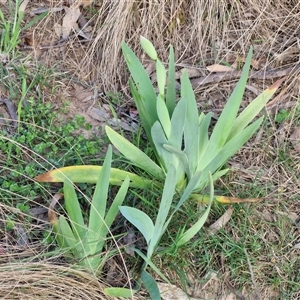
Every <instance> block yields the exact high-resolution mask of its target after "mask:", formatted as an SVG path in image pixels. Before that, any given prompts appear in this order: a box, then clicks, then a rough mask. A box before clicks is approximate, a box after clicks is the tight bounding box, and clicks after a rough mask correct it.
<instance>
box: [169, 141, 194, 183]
mask: <svg viewBox="0 0 300 300" xmlns="http://www.w3.org/2000/svg"><path fill="white" fill-rule="evenodd" d="M163 147H164V148H165V149H166V150H167V151H169V152H171V153H173V154H174V155H176V157H177V158H178V160H179V162H180V165H181V167H182V169H183V170H184V172H185V174H186V175H187V177H188V180H190V179H191V176H192V174H191V171H190V170H189V162H188V158H187V156H186V154H185V153H184V152H183V151H182V150H179V149H177V148H175V147H173V146H171V145H167V144H164V145H163Z"/></svg>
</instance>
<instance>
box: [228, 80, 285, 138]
mask: <svg viewBox="0 0 300 300" xmlns="http://www.w3.org/2000/svg"><path fill="white" fill-rule="evenodd" d="M283 80H285V78H282V79H279V80H278V81H276V82H275V83H274V84H273V85H272V86H270V87H269V88H268V89H266V90H265V91H263V92H262V93H261V94H259V95H258V96H257V97H256V98H255V99H254V100H253V101H252V102H251V103H250V104H249V105H248V106H247V107H246V108H245V109H244V110H243V111H242V112H241V114H240V115H239V116H238V117H237V118H236V120H235V122H234V124H233V128H232V130H231V132H230V135H229V137H228V140H230V139H231V138H232V137H234V136H235V135H237V134H238V133H239V132H240V131H242V130H243V129H244V128H245V127H246V126H247V125H248V124H249V123H250V122H251V121H252V120H253V119H254V118H255V117H256V116H257V115H258V113H259V112H260V111H261V110H262V109H263V108H264V107H265V105H266V104H267V102H268V101H269V99H270V98H271V97H272V96H273V95H274V93H275V92H276V91H277V89H278V88H279V86H280V84H281V83H282V82H283Z"/></svg>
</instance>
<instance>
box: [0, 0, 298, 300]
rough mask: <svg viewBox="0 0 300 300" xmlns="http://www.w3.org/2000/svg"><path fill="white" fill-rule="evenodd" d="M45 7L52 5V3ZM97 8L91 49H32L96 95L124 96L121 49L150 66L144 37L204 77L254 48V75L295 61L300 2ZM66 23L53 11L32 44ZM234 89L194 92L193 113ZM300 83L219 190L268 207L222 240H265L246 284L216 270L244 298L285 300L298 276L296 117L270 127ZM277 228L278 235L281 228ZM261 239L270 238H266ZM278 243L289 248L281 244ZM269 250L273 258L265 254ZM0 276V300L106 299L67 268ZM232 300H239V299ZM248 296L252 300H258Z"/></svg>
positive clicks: (14, 267)
mask: <svg viewBox="0 0 300 300" xmlns="http://www.w3.org/2000/svg"><path fill="white" fill-rule="evenodd" d="M40 2H41V3H43V2H45V1H42V0H41V1H40ZM52 3H53V6H56V7H60V6H61V5H62V1H52ZM44 4H45V5H48V2H45V3H44ZM93 9H94V10H93V11H92V10H91V11H88V10H87V9H86V10H85V13H86V14H87V15H89V16H91V15H92V17H91V23H90V25H91V26H92V36H93V41H91V42H90V43H84V44H80V43H79V42H78V40H76V39H73V40H69V41H68V42H67V43H64V44H63V46H62V47H60V48H56V47H55V48H54V47H53V48H51V47H50V48H49V49H47V50H43V51H38V50H37V49H38V47H36V48H34V50H35V55H36V57H37V58H38V59H39V60H41V61H44V62H45V63H46V64H48V65H49V66H50V65H53V64H54V63H55V64H57V66H58V68H59V69H61V70H62V72H65V73H66V74H67V75H68V82H72V81H73V80H77V79H79V80H80V81H81V82H82V83H83V84H85V85H86V86H87V87H94V86H97V88H99V92H104V93H107V92H109V91H113V92H119V91H122V92H123V93H124V94H125V95H128V85H127V78H128V73H127V72H126V71H125V66H124V63H123V59H122V56H121V52H120V45H121V42H122V41H123V40H126V41H127V42H128V43H129V44H130V46H131V47H132V48H133V49H134V51H135V52H136V53H138V55H139V56H140V57H141V58H142V60H143V61H144V62H145V63H147V58H146V57H144V56H142V54H141V49H140V47H139V37H140V35H143V36H145V37H147V38H148V39H150V40H151V41H152V42H153V44H154V45H155V47H156V49H159V54H160V55H161V57H162V58H163V60H166V59H167V53H168V46H169V45H170V44H172V45H173V46H174V48H175V50H176V57H177V66H178V69H180V68H182V67H186V68H197V69H198V70H200V72H201V74H202V76H205V75H208V72H207V71H206V69H205V67H206V66H207V65H211V64H213V63H218V62H220V61H223V62H227V63H234V62H240V61H242V60H243V58H244V57H245V55H246V53H247V52H248V49H249V47H250V45H253V46H254V62H253V68H257V70H265V71H268V70H276V69H277V68H279V67H283V66H297V65H299V63H300V50H299V49H300V48H299V47H300V46H299V45H300V40H299V32H300V22H299V20H300V3H299V1H298V0H283V1H279V0H276V1H271V0H267V1H260V0H250V1H232V0H231V1H230V0H227V1H224V0H221V1H217V0H213V1H205V0H190V1H184V0H172V1H170V0H167V1H146V0H140V1H109V0H103V1H94V5H93ZM62 17H63V14H60V13H52V14H50V15H49V17H48V18H47V20H46V21H43V23H42V24H39V26H37V27H36V28H35V30H34V32H33V33H34V37H35V39H36V40H37V45H38V44H45V42H46V41H47V44H48V43H49V42H51V41H55V40H56V39H57V37H56V36H55V35H54V34H53V30H52V29H53V25H54V24H55V23H56V22H61V19H62ZM273 80H274V79H269V78H268V77H267V76H266V78H265V79H263V80H254V79H251V80H250V82H249V85H250V89H251V87H252V91H253V88H255V89H256V91H257V92H260V91H261V90H263V89H264V88H265V87H266V86H268V85H270V84H271V83H272V82H273ZM234 83H235V82H234V81H226V82H221V83H219V84H209V85H205V86H200V87H198V88H197V96H198V100H199V106H200V107H204V108H208V109H210V110H213V111H214V112H215V113H216V114H218V111H219V109H220V108H222V107H223V106H224V103H225V101H226V99H227V97H228V94H230V92H231V91H232V89H233V86H234ZM299 83H300V78H299V71H298V72H296V73H294V74H293V75H290V76H289V74H288V79H287V80H286V82H285V84H284V87H283V92H284V93H282V94H280V96H279V97H278V98H276V102H275V103H274V105H273V106H272V107H271V108H270V109H269V110H268V112H267V122H268V124H267V125H266V126H265V127H264V128H263V130H262V131H261V132H260V133H259V134H258V135H257V137H256V139H255V140H253V141H252V142H251V143H250V144H248V146H247V147H245V148H244V149H243V150H242V151H241V152H240V153H239V155H237V156H236V157H235V158H234V159H233V160H232V161H231V165H232V166H233V168H234V172H232V173H231V176H230V177H229V178H227V179H225V180H224V182H223V187H225V188H226V189H228V190H229V193H231V194H232V195H234V196H236V195H240V196H241V195H244V196H247V197H249V194H251V196H264V197H266V199H267V202H262V203H260V204H259V205H258V206H257V207H255V208H253V209H252V211H251V215H247V220H248V219H249V222H248V223H247V224H248V226H250V228H248V231H247V232H246V231H245V230H244V229H239V222H242V221H243V218H239V217H237V218H236V222H235V223H234V225H235V226H236V227H233V228H231V230H228V231H227V234H228V236H233V237H234V238H235V239H236V240H238V239H240V238H241V236H242V235H243V234H248V235H249V234H251V233H252V234H253V235H255V234H258V237H257V240H260V239H262V241H263V242H261V243H262V244H264V247H263V248H262V249H261V250H260V251H258V252H255V251H253V252H251V253H250V254H249V255H250V258H251V259H252V264H254V271H253V272H254V273H253V274H250V273H251V272H250V266H249V264H247V263H246V264H245V266H244V268H243V269H242V271H241V272H242V273H241V274H245V273H247V274H248V275H246V276H248V277H247V278H248V279H249V282H245V281H244V280H239V278H238V276H237V277H235V278H231V275H232V274H231V270H230V263H229V262H228V260H226V259H223V260H222V264H220V265H219V270H220V272H221V273H222V274H223V275H224V278H226V280H227V281H229V282H230V284H231V286H234V287H235V288H236V289H238V288H241V287H242V286H244V292H245V293H244V295H250V294H251V290H255V291H258V292H259V294H260V298H256V299H287V298H282V297H281V295H282V293H283V291H284V290H285V289H288V288H289V281H291V280H295V279H292V278H290V277H289V274H292V275H293V276H295V277H294V278H296V275H297V273H299V272H300V264H299V249H298V250H297V249H292V246H293V245H294V244H296V243H299V242H300V241H299V227H297V226H296V222H297V217H298V218H299V213H300V204H299V203H300V202H299V199H300V197H299V194H300V189H299V187H300V180H299V175H298V174H299V158H300V157H299V156H300V155H299V152H298V151H297V150H295V149H293V147H292V145H291V143H290V133H291V132H293V130H294V128H295V126H296V122H298V120H296V119H295V118H292V119H291V120H290V121H288V122H285V123H284V124H283V125H280V126H278V125H277V124H275V123H274V121H273V119H274V117H273V116H274V115H276V114H277V113H278V110H279V109H280V108H281V107H285V105H287V106H289V107H290V109H291V110H293V108H294V107H295V106H296V104H297V101H298V100H299V94H300V88H299V87H300V84H299ZM68 88H69V86H68ZM66 97H68V96H67V95H66ZM253 98H254V97H253V93H252V92H250V91H248V92H247V94H246V97H245V99H247V101H251V99H253ZM45 101H47V99H45ZM51 101H55V100H53V99H52V100H51ZM282 127H284V129H283V128H282ZM262 187H263V188H262ZM293 217H294V219H292V218H293ZM284 220H286V221H284ZM298 222H299V221H298ZM280 224H281V225H282V227H278V226H279V225H280ZM298 226H299V225H298ZM264 232H265V233H266V232H268V234H266V235H263V234H262V233H264ZM249 241H250V242H253V241H254V240H251V239H250V240H249ZM284 243H291V245H289V244H286V245H285V246H284ZM278 245H281V246H280V247H281V248H278V247H279V246H278ZM214 251H215V250H214ZM214 251H213V252H212V255H214V254H215V252H214ZM272 251H278V253H275V252H274V255H273V256H272V255H271V256H270V255H269V253H271V252H272ZM208 252H209V250H208ZM213 257H215V256H213ZM272 259H273V260H272ZM214 266H216V265H214ZM288 266H291V268H294V270H292V271H291V272H290V273H289V272H287V271H286V270H287V268H288ZM163 267H164V268H167V266H163ZM196 267H197V266H196ZM0 268H1V270H0V280H1V284H0V286H1V288H0V295H1V297H2V298H3V299H34V297H35V298H36V299H62V298H65V297H66V295H68V296H67V298H69V299H106V298H104V296H103V294H102V293H101V288H102V285H101V284H100V283H99V282H98V281H97V279H96V278H94V277H92V276H91V275H87V274H86V273H83V272H80V271H75V270H73V269H71V268H69V267H66V266H57V265H54V264H51V263H48V262H47V259H45V260H44V259H43V260H40V259H39V258H38V256H37V257H36V261H35V262H33V261H31V262H29V263H24V264H21V265H20V264H18V263H15V262H14V261H10V262H6V263H4V264H2V265H1V267H0ZM219 270H215V271H219ZM166 272H169V271H166ZM270 274H271V275H272V274H275V275H274V277H276V276H277V277H276V278H278V280H279V281H280V280H281V281H282V283H278V284H277V285H276V284H270V282H269V281H268V280H267V277H268V275H270ZM287 274H288V275H287ZM250 275H252V277H253V276H254V278H255V282H256V285H257V286H253V282H251V279H250V278H251V276H250ZM271 275H270V276H271ZM272 276H273V275H272ZM298 278H299V276H298ZM295 284H296V281H295ZM299 289H300V287H299ZM220 293H222V291H221V292H220V291H219V295H218V296H216V299H221V298H217V297H221V296H220ZM287 294H288V291H287V293H286V294H285V295H287ZM289 295H290V297H291V298H290V299H298V298H297V297H300V296H299V294H298V295H297V293H296V292H294V293H290V294H289ZM5 296H6V298H4V297H5ZM236 297H237V299H239V296H238V295H237V296H236ZM251 297H252V296H249V299H254V298H255V297H254V296H253V298H251Z"/></svg>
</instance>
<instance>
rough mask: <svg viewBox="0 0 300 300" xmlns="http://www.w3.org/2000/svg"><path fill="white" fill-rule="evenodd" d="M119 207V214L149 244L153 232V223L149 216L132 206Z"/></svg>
mask: <svg viewBox="0 0 300 300" xmlns="http://www.w3.org/2000/svg"><path fill="white" fill-rule="evenodd" d="M119 209H120V212H121V214H122V215H123V216H124V217H125V218H126V219H127V220H128V221H129V222H130V223H131V224H133V225H134V226H135V227H136V228H137V229H138V230H139V231H140V232H141V234H142V235H143V236H144V238H145V240H146V242H147V244H148V245H149V242H150V240H151V239H152V237H153V234H154V225H153V222H152V220H151V219H150V218H149V216H148V215H146V214H145V213H144V212H142V211H141V210H139V209H136V208H134V207H128V206H120V207H119Z"/></svg>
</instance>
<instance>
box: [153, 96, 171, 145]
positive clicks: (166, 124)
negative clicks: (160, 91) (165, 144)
mask: <svg viewBox="0 0 300 300" xmlns="http://www.w3.org/2000/svg"><path fill="white" fill-rule="evenodd" d="M156 105H157V115H158V118H159V121H160V124H161V126H162V128H163V129H164V132H165V135H166V137H167V139H168V138H169V136H170V134H171V120H170V116H169V112H168V109H167V106H166V103H165V101H164V100H163V99H162V98H161V96H157V102H156Z"/></svg>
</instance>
